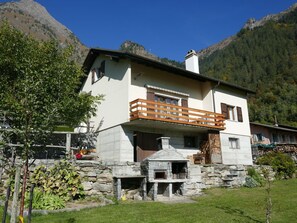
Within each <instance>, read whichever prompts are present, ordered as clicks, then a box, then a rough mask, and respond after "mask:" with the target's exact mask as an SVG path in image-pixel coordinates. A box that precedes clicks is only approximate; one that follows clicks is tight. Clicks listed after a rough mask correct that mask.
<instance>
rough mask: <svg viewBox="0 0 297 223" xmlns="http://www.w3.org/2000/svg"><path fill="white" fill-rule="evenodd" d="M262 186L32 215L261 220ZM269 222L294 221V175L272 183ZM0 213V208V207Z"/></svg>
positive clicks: (64, 222) (78, 220)
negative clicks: (191, 199)
mask: <svg viewBox="0 0 297 223" xmlns="http://www.w3.org/2000/svg"><path fill="white" fill-rule="evenodd" d="M265 196H266V193H265V189H264V188H256V189H255V188H254V189H249V188H240V189H219V188H216V189H210V190H207V191H206V195H204V196H201V197H198V198H196V201H197V202H195V203H187V204H186V203H185V204H181V203H180V204H164V203H159V202H138V203H128V202H127V203H121V204H119V205H110V206H105V207H101V208H92V209H88V210H83V211H80V212H71V213H58V214H52V215H46V216H33V218H32V222H33V223H84V222H85V223H93V222H94V223H99V222H104V223H109V222H117V223H120V222H123V223H124V222H125V223H129V222H137V223H138V222H150V223H152V222H154V223H157V222H160V223H161V222H166V223H168V222H182V223H187V222H219V223H222V222H223V223H224V222H227V223H229V222H237V223H238V222H254V223H255V222H256V223H257V222H265ZM272 202H273V210H272V222H273V223H276V222H282V223H283V222H296V219H297V215H296V210H297V179H292V180H285V181H277V182H274V183H273V187H272ZM0 215H2V209H0Z"/></svg>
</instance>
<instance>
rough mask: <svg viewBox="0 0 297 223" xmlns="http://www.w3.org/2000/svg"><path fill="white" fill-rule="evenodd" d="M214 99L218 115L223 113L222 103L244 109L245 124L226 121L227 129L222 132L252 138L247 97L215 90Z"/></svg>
mask: <svg viewBox="0 0 297 223" xmlns="http://www.w3.org/2000/svg"><path fill="white" fill-rule="evenodd" d="M214 98H215V107H216V112H217V113H222V111H221V103H225V104H228V105H232V106H235V107H236V106H238V107H241V109H242V117H243V122H238V121H231V120H226V121H225V124H226V125H225V127H226V129H225V130H224V131H222V132H224V133H230V134H239V135H245V136H250V135H251V131H250V124H249V123H250V121H249V115H248V107H247V100H246V96H245V95H242V94H241V95H240V94H239V93H236V92H234V91H233V92H232V91H227V90H221V89H215V91H214ZM235 113H236V112H235ZM235 115H237V114H235Z"/></svg>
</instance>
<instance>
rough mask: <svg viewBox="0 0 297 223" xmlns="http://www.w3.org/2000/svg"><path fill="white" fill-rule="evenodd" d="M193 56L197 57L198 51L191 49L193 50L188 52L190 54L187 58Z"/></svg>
mask: <svg viewBox="0 0 297 223" xmlns="http://www.w3.org/2000/svg"><path fill="white" fill-rule="evenodd" d="M192 55H196V56H197V53H196V51H195V50H193V49H191V50H189V51H188V53H187V55H186V58H188V57H190V56H192Z"/></svg>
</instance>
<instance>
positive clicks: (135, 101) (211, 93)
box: [79, 49, 253, 164]
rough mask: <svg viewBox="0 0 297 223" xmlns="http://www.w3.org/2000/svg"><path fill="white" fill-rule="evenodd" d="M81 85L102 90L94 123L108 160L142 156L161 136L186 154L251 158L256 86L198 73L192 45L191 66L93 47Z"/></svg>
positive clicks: (212, 159) (220, 159) (211, 159)
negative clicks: (251, 98)
mask: <svg viewBox="0 0 297 223" xmlns="http://www.w3.org/2000/svg"><path fill="white" fill-rule="evenodd" d="M84 69H85V72H86V74H87V76H86V78H85V80H84V83H83V86H82V88H81V91H84V92H88V93H90V94H92V95H98V94H103V95H105V97H104V101H102V103H101V104H100V106H99V108H98V112H97V116H96V117H94V118H92V119H91V120H90V126H91V127H93V128H95V129H97V128H98V129H99V135H98V138H97V152H98V156H99V159H101V160H105V161H135V162H136V161H137V162H138V161H142V160H143V159H144V158H146V157H147V156H149V155H151V154H153V153H155V152H156V151H158V143H157V140H156V139H157V138H159V137H162V136H163V137H170V146H171V147H172V148H175V149H177V151H178V152H179V153H181V154H182V155H183V156H184V157H188V156H191V155H193V154H197V153H201V152H202V154H203V155H205V162H207V163H224V164H252V156H251V144H250V127H249V116H248V108H247V100H246V98H247V94H248V93H253V92H252V91H250V90H248V89H245V88H242V87H238V86H235V85H232V84H229V83H226V82H223V81H220V80H217V79H214V78H210V77H206V76H204V75H201V74H199V65H198V56H197V54H196V53H195V51H189V53H188V55H187V56H186V69H187V70H184V69H180V68H176V67H173V66H170V65H167V64H164V63H160V62H158V61H155V60H152V59H148V58H145V57H141V56H138V55H135V54H130V53H125V52H121V51H113V50H104V49H91V50H90V51H89V54H88V56H87V58H86V60H85V62H84ZM79 131H82V129H81V130H79Z"/></svg>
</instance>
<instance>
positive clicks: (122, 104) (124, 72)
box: [82, 57, 130, 130]
mask: <svg viewBox="0 0 297 223" xmlns="http://www.w3.org/2000/svg"><path fill="white" fill-rule="evenodd" d="M103 60H105V75H104V76H103V77H102V79H100V80H99V81H97V82H95V83H94V84H92V83H91V76H92V75H91V72H90V73H89V75H88V78H87V80H86V82H85V84H84V86H83V88H82V91H85V92H91V93H92V95H99V94H103V95H104V100H103V101H102V102H101V104H100V105H99V106H98V111H97V116H96V117H93V118H92V119H91V121H92V122H93V123H95V127H96V128H97V127H98V125H100V130H104V129H106V128H110V127H112V126H115V125H118V124H119V123H123V122H127V121H128V120H129V102H128V85H129V83H130V67H129V63H128V61H127V60H120V61H119V62H115V61H111V60H110V59H109V58H108V57H100V58H97V59H96V60H95V62H94V64H93V66H92V68H91V70H92V69H93V68H94V67H95V68H96V67H100V64H101V62H102V61H103Z"/></svg>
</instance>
